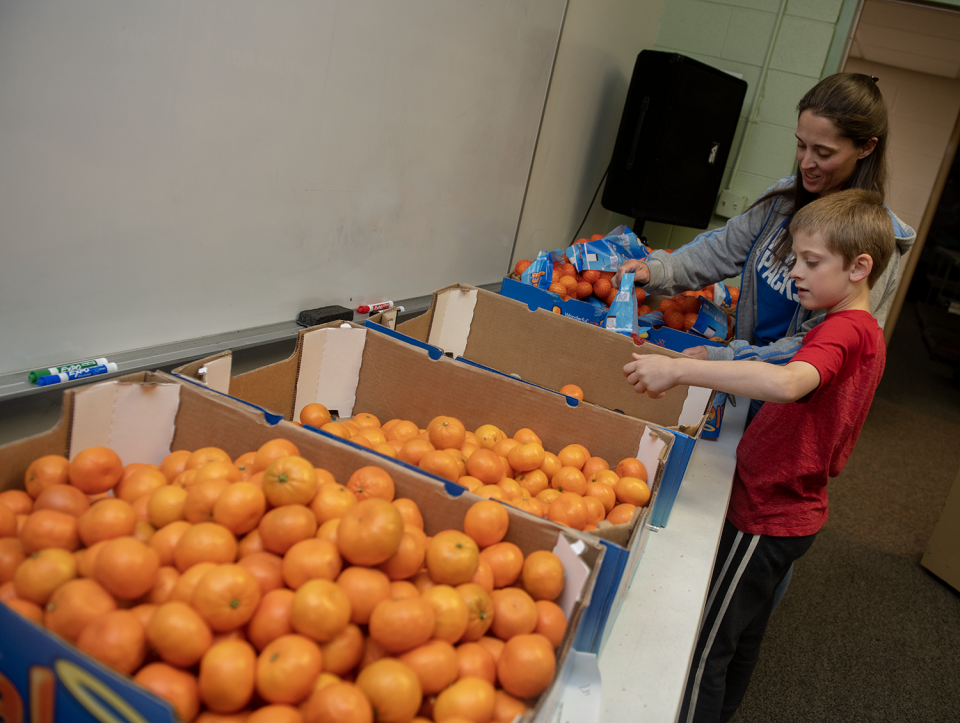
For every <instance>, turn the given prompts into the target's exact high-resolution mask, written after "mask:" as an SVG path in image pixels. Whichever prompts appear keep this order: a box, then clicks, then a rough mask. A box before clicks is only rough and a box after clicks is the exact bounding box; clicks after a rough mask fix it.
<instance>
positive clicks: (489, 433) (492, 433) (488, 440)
mask: <svg viewBox="0 0 960 723" xmlns="http://www.w3.org/2000/svg"><path fill="white" fill-rule="evenodd" d="M474 436H476V438H477V441H478V442H479V443H480V446H481V447H482V448H483V449H493V447H494V445H495V444H496V443H497V442H499V441H500V440H501V439H503V438H504V437H506V435H505V434H504V433H503V431H502V430H500V429H499V428H498V427H496V426H495V425H493V424H484V425H482V426H480V427H478V428H477V430H476V431H475V432H474Z"/></svg>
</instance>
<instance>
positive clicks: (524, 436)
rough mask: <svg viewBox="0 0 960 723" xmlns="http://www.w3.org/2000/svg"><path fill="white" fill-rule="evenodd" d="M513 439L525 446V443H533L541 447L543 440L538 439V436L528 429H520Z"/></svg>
mask: <svg viewBox="0 0 960 723" xmlns="http://www.w3.org/2000/svg"><path fill="white" fill-rule="evenodd" d="M513 438H514V439H515V440H517V441H518V442H520V444H526V443H527V442H533V443H535V444H539V445H540V446H541V447H542V446H543V440H542V439H540V436H539V435H538V434H537V433H536V432H534V431H533V430H532V429H530V428H529V427H521V428H520V429H518V430H517V431H516V432H514V434H513Z"/></svg>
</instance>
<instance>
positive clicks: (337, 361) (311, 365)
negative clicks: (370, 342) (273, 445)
mask: <svg viewBox="0 0 960 723" xmlns="http://www.w3.org/2000/svg"><path fill="white" fill-rule="evenodd" d="M366 334H367V332H366V329H363V328H357V327H352V326H343V327H336V328H330V329H316V330H314V331H309V332H307V333H305V334H304V335H303V337H302V338H301V346H300V369H299V372H298V374H297V390H296V397H295V399H294V405H293V418H294V419H299V418H300V410H301V409H303V408H304V407H305V406H307V405H308V404H310V403H312V402H319V403H320V404H322V405H323V406H325V407H326V408H327V409H331V410H335V411H336V412H337V414H339V416H341V417H352V416H353V407H354V405H355V404H356V401H357V382H358V381H359V379H360V365H361V363H362V361H363V348H364V345H365V344H366Z"/></svg>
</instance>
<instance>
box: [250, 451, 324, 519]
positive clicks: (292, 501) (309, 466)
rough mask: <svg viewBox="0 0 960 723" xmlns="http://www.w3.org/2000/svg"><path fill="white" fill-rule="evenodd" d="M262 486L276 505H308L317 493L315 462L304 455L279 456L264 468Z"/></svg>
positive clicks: (270, 500) (267, 496)
mask: <svg viewBox="0 0 960 723" xmlns="http://www.w3.org/2000/svg"><path fill="white" fill-rule="evenodd" d="M262 486H263V494H264V496H266V498H267V501H268V502H269V503H270V504H271V505H273V506H274V507H280V506H282V505H308V504H310V501H311V500H312V499H313V496H314V495H315V494H316V493H317V473H316V472H315V471H314V469H313V463H312V462H309V461H308V460H306V459H304V458H303V457H300V456H298V455H288V456H286V457H277V458H276V459H274V460H272V461H271V462H270V464H268V465H267V466H266V468H265V469H264V470H263V481H262Z"/></svg>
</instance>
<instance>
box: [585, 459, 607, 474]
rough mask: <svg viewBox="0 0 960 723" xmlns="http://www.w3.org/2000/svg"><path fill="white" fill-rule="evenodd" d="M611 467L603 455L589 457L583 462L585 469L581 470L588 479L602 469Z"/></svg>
mask: <svg viewBox="0 0 960 723" xmlns="http://www.w3.org/2000/svg"><path fill="white" fill-rule="evenodd" d="M604 469H610V465H609V464H608V463H607V460H605V459H604V458H603V457H589V458H588V459H587V461H586V462H584V463H583V469H581V470H580V471H581V472H583V474H584V476H585V477H586V478H587V479H590V477H591V476H592V475H593V474H594V473H595V472H599V471H600V470H604Z"/></svg>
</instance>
